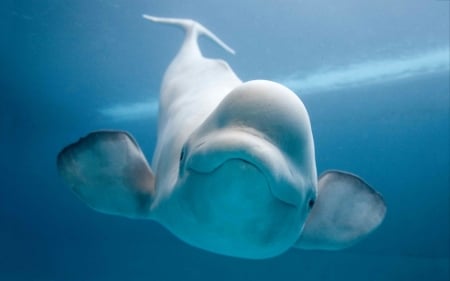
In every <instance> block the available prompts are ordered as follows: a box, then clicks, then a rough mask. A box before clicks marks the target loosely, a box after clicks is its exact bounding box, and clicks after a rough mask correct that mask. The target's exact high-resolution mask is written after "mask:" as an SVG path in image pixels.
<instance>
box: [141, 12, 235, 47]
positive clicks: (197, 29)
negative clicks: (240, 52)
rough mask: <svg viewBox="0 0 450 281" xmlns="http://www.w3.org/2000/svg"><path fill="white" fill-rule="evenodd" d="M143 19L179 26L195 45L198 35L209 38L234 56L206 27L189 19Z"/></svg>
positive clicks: (147, 17)
mask: <svg viewBox="0 0 450 281" xmlns="http://www.w3.org/2000/svg"><path fill="white" fill-rule="evenodd" d="M142 17H143V18H144V19H147V20H149V21H152V22H158V23H164V24H171V25H176V26H181V27H182V28H184V29H185V30H186V33H187V38H188V39H191V40H194V41H195V43H197V38H198V36H199V35H206V36H207V37H209V38H210V39H211V40H212V41H214V42H215V43H216V44H218V45H219V46H221V47H222V48H224V49H225V50H226V51H227V52H229V53H231V54H233V55H234V54H235V51H234V50H233V49H232V48H230V47H229V46H228V45H227V44H225V43H224V42H223V41H222V40H220V39H219V37H217V36H216V35H214V33H212V32H211V31H209V30H208V29H207V28H206V27H204V26H203V25H201V24H200V23H198V22H196V21H194V20H190V19H178V18H162V17H155V16H150V15H145V14H144V15H142Z"/></svg>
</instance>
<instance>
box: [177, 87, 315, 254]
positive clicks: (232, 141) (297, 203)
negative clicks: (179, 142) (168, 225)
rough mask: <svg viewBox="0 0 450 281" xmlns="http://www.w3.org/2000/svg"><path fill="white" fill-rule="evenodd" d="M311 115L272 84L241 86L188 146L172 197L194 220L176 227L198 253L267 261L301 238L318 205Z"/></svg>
mask: <svg viewBox="0 0 450 281" xmlns="http://www.w3.org/2000/svg"><path fill="white" fill-rule="evenodd" d="M316 185H317V175H316V167H315V159H314V146H313V139H312V133H311V127H310V122H309V117H308V114H307V112H306V110H305V107H304V106H303V104H302V102H301V101H300V99H299V98H298V97H297V96H296V95H295V94H294V93H293V92H292V91H290V90H289V89H287V88H286V87H284V86H282V85H280V84H277V83H274V82H270V81H263V80H257V81H250V82H247V83H244V84H242V85H240V86H238V87H236V88H235V89H234V90H233V91H231V92H230V93H229V94H228V95H227V97H226V98H225V99H224V100H223V101H222V102H221V103H220V104H219V106H218V107H217V108H216V109H215V110H214V112H213V113H212V114H211V115H210V116H209V117H208V118H207V120H205V122H204V123H203V124H201V126H200V127H199V128H198V129H197V130H196V131H194V132H193V134H192V135H191V136H190V137H189V138H188V140H187V141H186V142H185V144H184V146H183V147H182V149H181V151H180V161H179V175H178V182H177V185H176V188H175V194H174V196H175V197H176V198H177V199H178V200H177V201H178V204H179V207H180V208H181V209H182V212H180V213H182V214H188V215H189V216H190V217H191V218H190V219H186V220H183V222H184V223H183V224H182V225H178V226H177V227H175V229H178V231H177V230H175V232H179V231H180V232H182V233H183V235H180V237H184V239H185V240H186V241H187V242H189V243H190V244H193V245H196V246H198V247H200V248H208V249H210V250H212V251H215V252H218V253H221V254H225V255H232V256H240V257H249V258H254V257H257V258H263V257H270V256H274V255H277V254H280V253H281V252H283V251H285V250H286V249H288V248H289V247H291V246H292V244H293V243H294V242H295V241H296V240H297V239H298V237H299V235H300V232H301V230H302V227H303V225H304V222H305V220H306V217H307V215H308V214H309V211H310V209H311V207H312V205H313V204H314V201H315V199H316V193H317V192H316V190H317V187H316Z"/></svg>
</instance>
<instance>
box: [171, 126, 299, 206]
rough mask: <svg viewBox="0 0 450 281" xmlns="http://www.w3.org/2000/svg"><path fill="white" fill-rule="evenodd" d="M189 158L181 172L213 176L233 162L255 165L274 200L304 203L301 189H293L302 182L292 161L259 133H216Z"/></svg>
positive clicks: (293, 204)
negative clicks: (294, 172) (215, 172)
mask: <svg viewBox="0 0 450 281" xmlns="http://www.w3.org/2000/svg"><path fill="white" fill-rule="evenodd" d="M186 157H187V159H186V162H185V164H184V165H185V167H180V170H183V169H187V170H191V171H193V172H196V173H202V174H212V173H213V172H214V171H215V170H217V169H218V168H219V167H221V166H222V165H224V163H226V162H227V161H230V160H239V161H240V163H246V164H247V165H252V166H254V167H255V168H256V169H258V171H259V173H260V174H261V175H263V176H264V178H265V180H266V182H267V185H268V188H269V191H270V192H271V195H272V196H273V197H274V198H276V199H278V200H280V201H282V202H283V203H285V204H289V205H292V206H293V207H297V206H298V205H299V204H301V201H302V197H303V195H302V194H301V192H299V191H301V190H299V189H297V188H293V186H295V185H297V184H302V183H301V182H298V181H300V180H299V179H298V178H297V179H296V178H295V174H293V172H292V170H293V169H292V168H291V167H289V166H290V164H291V163H289V159H287V158H286V157H284V155H283V153H282V152H281V151H280V150H279V149H278V148H277V147H275V146H274V145H273V144H271V143H270V142H268V141H267V140H265V139H264V138H263V136H261V135H259V133H258V132H257V131H254V130H251V129H246V130H244V129H243V128H240V129H236V128H232V129H225V130H222V131H220V132H215V133H214V134H212V135H211V136H208V137H206V138H204V140H203V141H202V142H200V143H199V144H198V145H196V146H195V147H194V148H192V150H191V151H189V152H188V155H187V156H186ZM296 181H297V182H296ZM241 182H242V184H243V186H244V187H245V184H251V183H252V180H251V178H249V177H248V176H245V175H244V176H243V177H242V178H241Z"/></svg>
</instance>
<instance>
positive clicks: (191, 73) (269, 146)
mask: <svg viewBox="0 0 450 281" xmlns="http://www.w3.org/2000/svg"><path fill="white" fill-rule="evenodd" d="M144 18H145V19H148V20H150V21H153V22H160V23H164V24H170V25H174V26H179V27H182V28H183V29H184V30H185V32H186V35H185V39H184V42H183V44H182V46H181V49H180V50H179V52H178V54H177V55H176V57H175V58H174V59H173V61H172V63H171V64H170V66H169V67H168V69H167V71H166V73H165V75H164V79H163V82H162V85H161V93H160V100H159V116H158V131H157V133H158V135H157V145H156V148H155V151H154V155H153V160H152V163H151V166H150V165H149V164H148V163H147V160H146V158H145V156H144V154H143V152H142V151H141V149H140V148H139V146H138V144H137V142H136V140H135V139H134V138H133V137H132V136H131V135H130V134H129V133H127V132H124V131H96V132H92V133H90V134H88V135H87V136H86V137H83V138H81V139H80V140H78V141H77V142H75V143H73V144H71V145H69V146H67V147H66V148H64V149H63V150H62V151H61V152H60V153H59V155H58V159H57V166H58V170H59V173H60V175H61V176H62V177H63V179H64V181H65V182H66V183H67V184H68V185H69V186H70V187H71V188H72V190H73V191H74V192H75V193H76V194H77V196H78V197H79V198H80V199H81V200H83V201H84V202H85V203H86V204H87V205H89V206H90V207H92V208H94V209H95V210H97V211H100V212H103V213H107V214H114V215H121V216H126V217H130V218H143V219H149V220H154V221H157V222H159V223H160V224H162V225H163V226H165V227H166V228H167V229H168V230H169V231H170V232H172V233H173V234H174V235H175V236H177V237H178V238H180V239H181V240H183V241H185V242H186V243H188V244H190V245H192V246H195V247H198V248H201V249H204V250H208V251H211V252H215V253H218V254H223V255H228V256H234V257H242V258H254V259H260V258H269V257H273V256H276V255H279V254H281V253H283V252H285V251H287V250H288V249H290V248H293V247H294V248H303V249H342V248H345V247H348V246H350V245H353V244H354V243H356V242H357V241H359V240H360V239H362V238H363V237H365V236H367V235H368V234H369V233H371V232H372V231H373V230H375V229H376V228H377V227H378V226H379V225H380V224H381V222H382V221H383V219H384V216H385V212H386V207H385V204H384V201H383V198H382V196H381V195H380V194H379V193H377V192H376V191H375V190H374V189H372V188H371V187H370V186H369V185H368V184H366V183H365V182H364V181H363V180H362V179H361V178H359V177H357V176H354V175H352V174H349V173H346V172H341V171H328V172H325V173H324V174H322V175H321V176H320V177H319V178H318V177H317V172H316V161H315V154H314V142H313V135H312V131H311V124H310V120H309V116H308V113H307V111H306V109H305V106H304V105H303V103H302V101H301V100H300V99H299V98H298V96H297V95H296V94H294V93H293V92H292V91H291V90H289V89H288V88H286V87H284V86H282V85H280V84H278V83H275V82H271V81H264V80H256V81H249V82H242V81H241V80H240V79H239V78H238V77H237V76H236V74H235V73H234V72H233V70H232V69H231V68H230V66H229V65H228V64H227V63H226V62H224V61H222V60H216V59H209V58H205V57H204V56H203V55H202V53H201V50H200V48H199V45H198V41H197V39H198V37H199V36H200V35H206V36H207V37H209V38H210V39H212V40H213V41H215V42H216V43H217V44H219V45H220V46H222V47H223V48H224V49H225V50H227V51H229V52H232V53H233V50H232V49H231V48H229V47H228V46H227V45H226V44H225V43H223V42H222V41H221V40H220V39H219V38H217V37H216V36H215V35H214V34H212V33H211V32H210V31H209V30H208V29H206V28H205V27H203V26H202V25H200V24H199V23H197V22H195V21H192V20H185V19H173V18H158V17H153V16H148V15H144Z"/></svg>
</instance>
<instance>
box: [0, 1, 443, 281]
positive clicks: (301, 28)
mask: <svg viewBox="0 0 450 281" xmlns="http://www.w3.org/2000/svg"><path fill="white" fill-rule="evenodd" d="M260 2H262V1H245V3H244V1H239V2H238V1H235V2H231V3H227V2H226V1H223V2H221V3H219V1H206V0H203V1H200V0H199V1H181V0H180V1H172V0H169V1H132V2H131V1H87V0H82V1H56V0H44V1H20V0H19V1H4V2H2V4H0V8H1V11H2V15H3V16H2V17H1V19H0V34H2V35H3V36H1V37H2V38H1V39H0V51H1V52H0V62H1V65H2V66H6V67H2V68H0V74H1V76H0V77H2V78H1V79H0V89H1V90H0V129H1V130H0V131H1V132H2V133H1V134H0V144H1V145H0V155H3V156H2V158H1V161H0V170H1V173H0V182H2V185H1V186H0V222H1V224H0V280H45V281H47V280H73V281H90V280H179V279H181V280H436V281H438V280H439V281H442V280H450V273H449V257H450V245H449V237H450V226H449V221H450V218H449V216H450V214H449V212H450V210H449V200H450V192H449V189H450V179H449V171H450V160H449V158H450V156H449V143H450V141H449V140H450V138H449V134H450V133H449V130H450V128H449V111H450V98H449V95H450V94H449V91H450V87H449V68H450V66H449V64H450V63H449V29H450V27H449V2H448V1H418V0H417V1H416V0H413V1H411V0H410V1H402V0H395V1H378V2H376V3H367V2H365V3H359V2H358V1H348V0H344V1H339V3H337V2H336V1H320V3H319V2H317V1H314V2H313V1H284V2H283V3H282V4H280V2H275V1H273V2H270V1H266V2H265V3H264V4H261V3H260ZM142 13H147V14H153V15H159V16H173V17H186V18H193V19H195V20H197V21H199V22H201V23H202V24H204V25H205V26H207V27H208V28H210V29H211V30H212V31H213V32H214V33H216V34H217V35H218V36H219V37H221V39H223V40H224V41H225V42H226V43H228V44H229V45H231V46H232V47H233V48H234V49H235V50H236V51H237V53H236V55H235V56H231V55H229V54H227V53H224V52H223V51H222V50H221V49H220V48H217V47H216V46H215V45H213V44H211V43H210V42H209V41H206V40H204V41H201V43H202V48H203V49H204V50H205V53H206V54H207V55H208V56H211V57H219V58H222V59H225V60H226V61H228V62H229V64H230V66H231V67H232V68H233V69H234V70H235V72H236V73H237V74H238V75H239V76H240V77H241V78H242V79H243V80H249V79H257V78H264V79H271V80H276V81H279V82H282V83H284V84H286V85H287V86H289V87H291V88H292V89H293V90H295V91H296V92H297V93H298V94H299V96H300V97H301V98H302V100H303V101H304V103H305V105H306V107H307V109H308V111H309V113H310V117H311V123H312V128H313V133H314V138H315V142H316V158H317V165H318V171H319V173H320V172H322V171H324V170H326V169H330V168H336V169H342V170H348V171H352V172H354V173H356V174H358V175H360V176H362V177H363V178H365V179H366V180H367V181H368V182H370V183H371V185H373V186H374V187H375V188H376V189H377V190H379V191H380V192H381V193H382V194H383V195H384V198H385V200H386V204H387V206H388V213H387V216H386V219H385V222H384V223H383V225H382V226H381V227H380V228H379V229H378V230H377V231H376V232H375V233H373V235H371V236H370V237H369V238H367V239H366V240H364V241H362V242H361V243H359V244H358V245H356V246H354V247H352V248H349V249H347V250H344V251H339V252H323V251H299V250H290V251H288V252H287V253H285V254H283V255H281V256H279V257H276V258H272V259H268V260H259V261H255V260H244V259H236V258H229V257H223V256H219V255H214V254H211V253H208V252H205V251H202V250H199V249H195V248H192V247H190V246H188V245H186V244H184V243H182V242H180V241H179V240H178V239H177V238H175V237H174V236H172V235H171V234H170V233H169V232H168V231H166V230H165V229H164V228H163V227H162V226H160V225H157V224H156V223H153V222H150V221H144V220H128V219H124V218H120V217H113V216H107V215H103V214H100V213H97V212H94V211H92V210H91V209H89V208H87V207H86V206H85V205H84V204H82V203H81V202H80V201H79V200H78V199H77V198H76V197H75V196H74V195H73V194H72V193H71V192H70V191H69V189H68V188H67V187H66V186H65V185H64V184H63V182H62V180H61V179H60V178H59V177H58V175H57V172H56V166H55V162H56V155H57V153H58V152H59V151H60V149H61V148H62V147H63V146H65V145H66V144H68V143H70V142H72V141H74V140H76V139H78V138H79V137H80V136H82V135H85V134H86V133H88V132H89V131H92V130H96V129H103V128H109V129H122V130H128V131H130V132H131V133H132V134H133V135H134V136H135V137H136V139H137V140H138V142H139V144H140V145H141V147H142V149H143V150H144V152H145V153H146V155H147V158H151V156H152V152H153V148H154V145H155V140H156V135H155V133H156V111H155V110H156V109H155V107H154V103H155V101H156V100H157V95H158V91H159V85H160V82H161V79H162V75H163V73H164V70H165V68H166V67H167V65H168V64H169V62H170V60H171V59H172V58H173V56H174V55H175V54H176V51H177V49H178V47H179V46H180V44H181V40H182V33H181V32H180V31H177V30H176V29H172V28H167V27H163V26H160V25H154V24H151V23H149V22H147V21H144V20H143V19H142V18H141V14H142Z"/></svg>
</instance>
